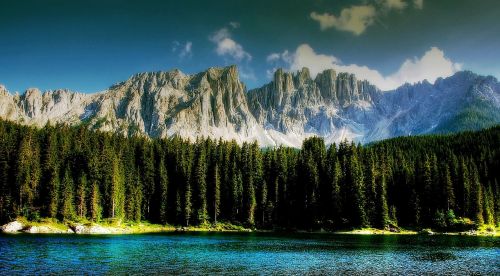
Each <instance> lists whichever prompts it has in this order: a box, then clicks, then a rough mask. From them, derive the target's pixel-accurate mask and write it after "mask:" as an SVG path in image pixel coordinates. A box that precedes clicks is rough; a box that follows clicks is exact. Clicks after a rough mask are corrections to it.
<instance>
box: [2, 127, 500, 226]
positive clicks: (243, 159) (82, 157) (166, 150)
mask: <svg viewBox="0 0 500 276" xmlns="http://www.w3.org/2000/svg"><path fill="white" fill-rule="evenodd" d="M499 180H500V127H496V128H491V129H488V130H483V131H479V132H466V133H461V134H456V135H451V136H426V137H402V138H395V139H390V140H386V141H382V142H379V143H375V144H370V145H366V146H361V145H355V144H352V143H348V142H344V143H341V144H339V145H335V144H334V145H332V146H330V147H328V146H325V144H324V142H323V140H322V139H320V138H310V139H307V140H306V141H305V142H304V144H303V146H302V149H300V150H298V149H294V148H286V147H280V148H273V149H261V148H260V147H259V145H258V144H256V143H254V144H243V145H238V144H237V143H236V142H227V141H222V140H221V141H214V140H210V139H206V140H203V139H200V140H198V141H192V142H189V141H186V140H183V139H181V138H170V139H153V140H151V139H146V138H124V137H122V136H121V135H112V134H110V133H102V132H94V131H89V130H87V129H86V128H85V127H68V126H50V125H47V126H46V127H44V128H43V129H36V128H31V127H26V126H20V125H17V124H13V123H10V122H6V121H0V220H1V221H2V222H5V221H8V220H11V219H13V218H15V217H16V216H25V217H27V218H28V219H32V220H36V219H37V218H40V217H50V218H57V219H59V220H70V221H87V220H88V221H100V220H103V219H108V218H112V219H115V220H123V221H127V220H128V221H140V220H147V221H150V222H154V223H162V224H165V223H168V224H175V225H197V224H204V223H213V222H216V221H225V222H230V223H233V224H241V225H244V226H249V227H256V228H265V229H268V228H290V229H319V228H325V229H346V228H358V227H366V226H372V227H377V228H386V227H388V225H400V226H407V227H424V226H425V227H427V226H432V227H447V226H448V227H449V226H453V225H461V224H471V223H470V222H469V220H468V219H464V218H469V219H470V220H472V221H473V222H475V223H476V224H495V223H496V224H498V223H499V222H500V187H499Z"/></svg>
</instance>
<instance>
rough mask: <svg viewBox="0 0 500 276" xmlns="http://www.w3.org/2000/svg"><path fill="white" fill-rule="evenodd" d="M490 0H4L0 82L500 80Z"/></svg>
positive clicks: (389, 84)
mask: <svg viewBox="0 0 500 276" xmlns="http://www.w3.org/2000/svg"><path fill="white" fill-rule="evenodd" d="M499 18H500V4H499V3H498V1H494V0H476V1H467V0H464V1H456V0H440V1H435V0H432V1H431V0H373V1H368V0H358V1H348V0H337V1H333V0H332V1H327V0H288V1H277V0H276V1H269V0H267V1H260V0H254V1H229V0H228V1H215V0H214V1H192V0H187V1H152V0H150V1H148V0H142V1H118V0H116V1H94V0H90V1H89V0H87V1H78V0H74V1H55V0H45V1H41V0H29V1H22V0H2V3H1V8H0V83H2V84H4V85H5V86H6V87H7V89H9V90H10V91H11V92H13V91H20V92H22V91H24V90H25V89H26V88H28V87H38V88H40V89H42V90H46V89H56V88H68V89H71V90H75V91H81V92H96V91H100V90H103V89H106V88H107V87H109V86H110V85H112V84H113V83H116V82H119V81H122V80H125V79H127V78H128V77H130V76H131V75H132V74H135V73H138V72H145V71H159V70H170V69H173V68H179V69H180V70H181V71H183V72H185V73H196V72H198V71H201V70H204V69H206V68H208V67H211V66H224V65H230V64H237V65H238V66H239V69H240V75H241V77H242V80H243V81H244V82H245V83H246V84H247V86H248V87H249V88H252V87H256V86H260V85H262V84H263V83H266V82H268V81H269V80H270V76H271V75H272V72H273V70H274V69H275V68H277V67H284V68H286V69H287V70H292V71H293V70H296V69H300V68H301V67H302V66H307V67H310V68H311V72H312V73H313V75H314V74H315V73H317V72H319V71H321V70H323V69H325V68H335V69H337V70H339V71H348V72H351V73H355V74H356V75H358V77H359V78H365V79H368V80H370V81H371V82H373V83H375V84H376V85H378V86H380V87H381V88H382V89H391V88H394V87H396V86H398V85H400V84H401V83H404V82H416V81H419V80H422V79H424V78H425V79H429V80H431V81H432V80H434V79H435V78H436V77H439V76H447V75H450V74H452V73H453V72H455V71H456V70H462V69H467V70H472V71H474V72H477V73H480V74H485V75H493V76H496V77H497V78H498V77H500V62H499V61H500V51H499V50H498V49H500V28H499V27H500V26H499V23H498V22H499Z"/></svg>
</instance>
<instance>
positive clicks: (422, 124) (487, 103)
mask: <svg viewBox="0 0 500 276" xmlns="http://www.w3.org/2000/svg"><path fill="white" fill-rule="evenodd" d="M0 117H2V118H4V119H7V120H12V121H16V122H20V123H24V124H31V125H37V126H43V125H45V124H46V123H47V122H49V121H50V122H51V123H67V124H73V125H74V124H86V125H88V127H89V128H92V129H99V130H103V131H114V132H118V133H121V134H123V135H147V136H150V137H168V136H172V135H180V136H182V137H186V138H191V139H196V137H201V136H203V137H212V138H215V139H218V138H223V139H235V140H237V141H238V142H244V141H254V140H256V141H258V142H259V143H260V144H261V145H263V146H273V145H280V144H284V145H288V146H300V144H301V142H302V140H303V139H305V138H306V137H309V136H312V135H319V136H322V137H324V138H325V140H326V141H327V143H333V142H339V141H341V140H344V139H348V140H354V141H357V142H362V143H365V142H370V141H374V140H379V139H383V138H388V137H394V136H401V135H416V134H424V133H441V132H450V131H459V130H465V129H478V128H482V127H486V126H489V125H493V124H496V123H500V84H499V82H498V81H497V80H496V79H495V78H493V77H483V76H478V75H476V74H473V73H471V72H458V73H456V74H455V75H453V76H451V77H449V78H446V79H438V80H437V81H436V82H435V83H434V84H431V83H429V82H427V81H423V82H420V83H417V84H414V85H410V84H406V85H403V86H402V87H400V88H398V89H396V90H393V91H385V92H383V91H380V90H379V89H378V88H377V87H375V86H373V85H371V84H370V83H368V82H367V81H361V80H358V79H357V78H356V77H355V76H354V75H351V74H347V73H337V72H335V71H334V70H326V71H324V72H322V73H320V74H318V75H317V76H316V77H315V78H314V79H313V78H311V76H310V73H309V70H308V69H307V68H303V69H302V70H300V71H298V72H295V73H290V72H285V71H284V70H282V69H279V70H277V71H276V72H275V74H274V78H273V80H272V81H271V82H270V83H268V84H266V85H264V86H263V87H261V88H257V89H253V90H250V91H247V90H246V88H245V85H244V84H243V83H242V82H241V81H240V79H239V75H238V70H237V68H236V67H235V66H229V67H224V68H210V69H208V70H206V71H204V72H201V73H198V74H194V75H185V74H183V73H182V72H180V71H179V70H172V71H169V72H154V73H140V74H136V75H134V76H132V77H131V78H129V79H128V80H126V81H124V82H121V83H118V84H115V85H113V86H111V87H110V88H109V89H108V90H106V91H103V92H99V93H95V94H82V93H76V92H71V91H68V90H54V91H47V92H44V93H42V92H40V91H39V90H38V89H28V90H27V91H26V92H25V93H23V94H22V95H18V94H16V95H12V94H10V93H9V92H8V91H7V90H6V89H5V87H3V86H0Z"/></svg>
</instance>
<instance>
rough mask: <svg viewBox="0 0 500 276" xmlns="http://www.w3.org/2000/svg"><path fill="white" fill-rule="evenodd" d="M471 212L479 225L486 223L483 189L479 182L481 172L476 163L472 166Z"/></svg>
mask: <svg viewBox="0 0 500 276" xmlns="http://www.w3.org/2000/svg"><path fill="white" fill-rule="evenodd" d="M469 201H470V202H469V206H470V209H469V214H470V216H471V218H472V219H473V220H474V221H475V222H476V223H477V224H479V225H482V224H484V218H483V191H482V187H481V183H480V182H479V173H478V171H477V167H476V165H474V164H472V166H471V186H470V198H469Z"/></svg>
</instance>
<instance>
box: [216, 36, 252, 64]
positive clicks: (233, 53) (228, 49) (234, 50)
mask: <svg viewBox="0 0 500 276" xmlns="http://www.w3.org/2000/svg"><path fill="white" fill-rule="evenodd" d="M209 39H210V41H212V42H213V43H215V45H216V48H215V52H216V53H217V55H219V56H229V57H231V58H233V59H234V60H235V61H242V60H248V61H250V60H251V59H252V56H251V55H250V54H249V53H247V52H246V51H245V50H244V49H243V46H241V45H240V44H239V43H237V42H236V41H235V40H233V39H232V37H231V33H230V32H229V30H228V29H227V28H222V29H220V30H218V31H216V32H215V33H213V34H212V35H211V36H210V37H209Z"/></svg>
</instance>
